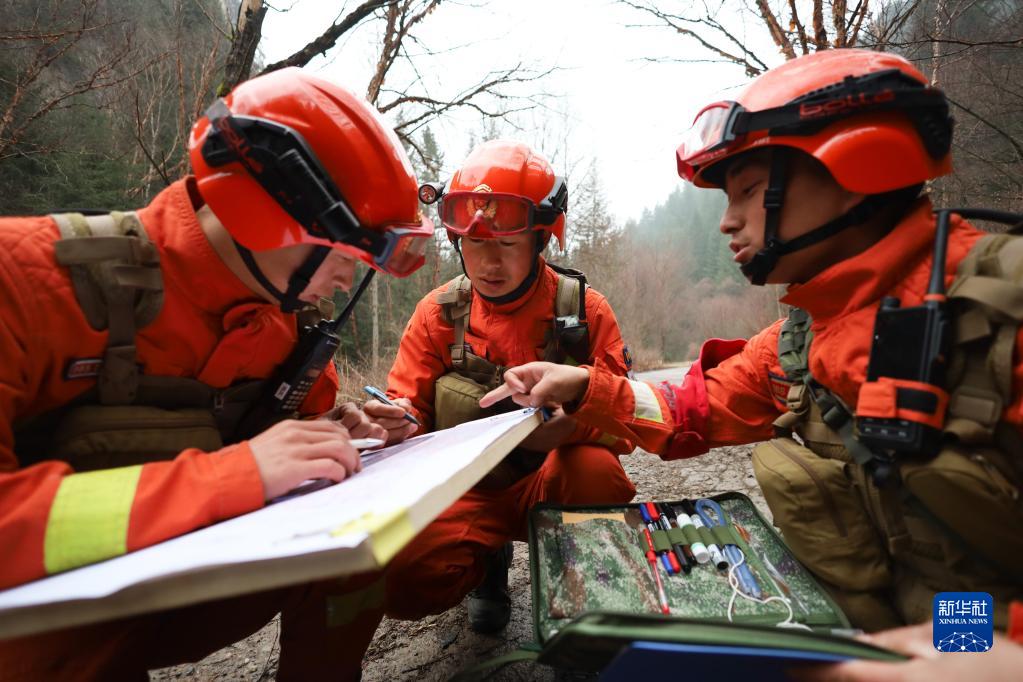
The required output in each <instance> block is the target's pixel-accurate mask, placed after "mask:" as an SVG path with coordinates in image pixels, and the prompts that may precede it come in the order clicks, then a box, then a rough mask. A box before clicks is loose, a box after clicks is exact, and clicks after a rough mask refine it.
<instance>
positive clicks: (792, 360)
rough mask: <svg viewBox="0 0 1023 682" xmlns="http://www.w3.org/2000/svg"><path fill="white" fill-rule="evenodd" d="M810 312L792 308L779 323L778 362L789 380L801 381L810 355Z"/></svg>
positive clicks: (811, 333)
mask: <svg viewBox="0 0 1023 682" xmlns="http://www.w3.org/2000/svg"><path fill="white" fill-rule="evenodd" d="M811 322H812V320H811V319H810V314H809V313H808V312H806V311H805V310H803V309H802V308H793V309H792V310H790V311H789V316H788V317H787V318H785V321H784V322H783V323H782V325H781V332H780V333H779V334H778V364H780V365H781V369H782V371H783V372H784V373H785V378H787V379H788V380H789V381H800V382H801V381H802V380H803V376H804V375H805V374H806V372H807V367H808V363H809V357H810V342H811V341H812V340H813V332H811V331H810V323H811Z"/></svg>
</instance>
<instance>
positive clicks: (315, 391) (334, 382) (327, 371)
mask: <svg viewBox="0 0 1023 682" xmlns="http://www.w3.org/2000/svg"><path fill="white" fill-rule="evenodd" d="M340 387H341V380H340V379H339V378H338V376H337V368H336V367H335V366H334V363H333V362H328V363H327V366H326V367H325V368H324V369H323V373H322V374H320V376H319V378H318V379H317V380H316V383H314V384H313V387H312V388H311V389H310V390H309V395H307V396H306V397H305V400H304V401H303V402H302V407H301V408H300V409H299V413H300V414H301V415H302V416H303V417H310V416H316V415H321V414H323V413H324V412H327V411H329V410H330V409H332V408H333V407H334V403H335V402H336V401H337V392H338V389H339V388H340Z"/></svg>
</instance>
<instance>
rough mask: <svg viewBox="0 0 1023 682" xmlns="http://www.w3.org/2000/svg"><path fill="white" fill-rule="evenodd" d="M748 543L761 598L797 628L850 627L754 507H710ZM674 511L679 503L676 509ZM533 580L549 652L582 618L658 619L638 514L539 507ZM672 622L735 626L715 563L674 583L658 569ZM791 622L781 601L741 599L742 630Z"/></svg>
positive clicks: (736, 616) (540, 634) (729, 502)
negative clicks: (614, 615) (569, 625)
mask: <svg viewBox="0 0 1023 682" xmlns="http://www.w3.org/2000/svg"><path fill="white" fill-rule="evenodd" d="M712 499H714V500H715V501H717V502H718V504H720V505H721V508H722V509H723V510H724V512H725V513H726V514H727V515H728V517H729V519H730V520H731V521H732V523H733V524H734V525H735V526H736V527H737V528H741V529H742V530H741V531H740V532H742V531H745V533H744V535H747V536H748V538H749V540H748V543H746V542H745V541H744V540H743V538H741V537H740V538H738V540H739V542H738V544H739V546H740V548H742V549H743V551H744V553H745V554H746V555H747V556H748V560H749V563H750V569H751V570H752V572H753V574H754V576H755V577H756V579H757V582H758V583H759V585H760V587H761V589H762V590H763V592H764V596H765V597H767V596H780V597H785V598H787V599H788V600H789V602H790V603H791V605H792V612H793V613H792V620H794V621H795V622H798V623H802V624H804V625H807V626H809V627H811V628H813V629H815V630H819V631H830V630H833V629H845V628H848V627H849V621H848V620H847V619H846V617H845V614H843V613H842V611H841V609H839V608H838V606H837V605H836V604H835V602H834V601H833V600H832V599H831V597H830V596H829V595H828V594H827V592H825V591H824V589H823V588H822V587H821V586H820V585H819V584H818V583H817V581H816V580H815V579H814V578H813V576H811V575H810V573H809V572H808V571H807V570H806V569H805V568H804V567H803V566H802V565H801V564H800V563H799V562H798V561H796V559H795V558H794V557H793V556H792V555H791V554H790V553H789V551H788V550H787V549H786V547H785V544H784V542H782V539H781V537H780V536H779V535H778V533H777V532H776V531H775V530H774V528H773V527H772V526H771V525H770V524H769V523H768V522H767V521H766V520H765V519H764V517H763V516H762V515H761V514H760V512H759V511H758V510H757V508H756V507H755V506H754V504H753V502H752V501H751V500H750V499H749V498H748V497H746V496H745V495H742V494H740V493H725V494H723V495H718V496H716V497H713V498H712ZM673 504H676V505H677V503H673ZM529 521H530V528H529V546H530V553H529V554H530V572H531V576H532V589H533V624H534V628H535V633H536V638H537V642H539V643H541V644H543V643H545V642H547V641H548V640H549V639H550V638H551V637H553V636H554V635H555V634H556V633H557V632H558V631H559V630H561V628H562V627H563V626H565V625H566V624H567V623H569V622H570V621H572V620H573V619H575V618H578V617H579V616H582V615H583V614H585V613H589V612H594V611H601V612H617V613H629V614H657V615H658V616H660V606H659V601H658V596H657V587H656V585H655V583H654V578H653V575H652V573H651V570H650V564H649V562H648V561H647V557H646V551H647V548H646V540H645V538H644V536H643V534H642V529H643V528H644V524H643V520H642V517H641V515H640V512H639V505H638V504H636V505H626V506H619V507H553V506H538V507H534V508H533V510H532V511H531V512H530V519H529ZM657 570H658V571H659V572H660V576H661V581H662V583H663V584H664V590H665V594H666V596H667V598H668V604H669V605H670V607H671V616H672V617H678V618H681V619H696V620H720V621H726V622H727V621H728V605H729V601H730V600H731V598H732V594H733V591H732V588H731V587H730V586H729V584H728V577H727V573H726V572H722V571H718V570H717V569H716V568H715V567H714V566H713V564H712V563H707V564H700V565H696V566H694V567H693V569H692V571H691V572H690V573H689V574H679V575H676V576H669V575H668V574H667V573H666V572H664V570H663V569H662V568H661V566H660V564H658V567H657ZM788 618H789V610H788V608H787V607H786V606H785V605H784V604H783V603H781V602H780V601H778V600H775V601H773V602H771V603H768V604H758V603H755V602H752V601H748V600H746V599H742V598H741V597H736V598H735V603H734V608H733V612H732V620H733V622H736V623H747V624H761V625H775V624H777V623H780V622H782V621H785V620H787V619H788Z"/></svg>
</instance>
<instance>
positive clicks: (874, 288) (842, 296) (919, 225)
mask: <svg viewBox="0 0 1023 682" xmlns="http://www.w3.org/2000/svg"><path fill="white" fill-rule="evenodd" d="M931 211H932V208H931V202H930V200H929V199H927V198H921V199H919V200H917V202H916V203H915V204H913V206H912V208H911V209H910V210H909V211H908V212H907V213H906V215H904V216H903V217H902V218H901V219H900V220H899V222H898V223H897V224H896V226H895V227H894V228H893V229H892V231H891V232H889V233H888V234H887V235H885V236H884V237H883V238H882V239H881V240H879V241H878V242H877V243H876V244H874V245H873V246H872V247H870V248H869V249H867V250H866V251H864V252H862V253H859V254H857V255H855V256H853V257H852V258H847V259H846V260H843V261H841V262H839V263H836V264H835V265H833V266H831V267H830V268H828V269H826V270H823V271H822V272H820V273H818V274H817V275H816V276H815V277H814V278H813V279H811V280H809V281H808V282H804V283H803V284H791V285H789V287H788V291H787V292H786V294H785V296H783V297H782V299H781V301H782V303H786V304H788V305H791V306H795V307H797V308H802V309H803V310H805V311H807V312H808V313H810V316H811V317H812V318H813V319H814V320H815V321H816V322H820V323H825V322H827V321H828V320H830V319H834V318H839V317H843V316H845V315H848V314H850V313H852V312H855V311H857V310H860V309H861V308H865V307H867V306H870V305H872V304H876V303H877V302H878V301H879V300H880V299H881V298H882V297H884V296H886V295H889V294H890V293H892V292H893V290H894V289H900V290H901V289H903V288H905V289H906V290H909V291H918V292H919V297H920V300H922V297H923V294H924V292H925V291H926V289H927V276H928V275H929V273H930V261H931V258H932V255H933V252H934V235H935V232H936V223H935V221H934V218H933V216H932V213H931ZM966 225H967V224H966V223H965V222H964V221H963V220H962V219H961V218H959V217H958V216H952V220H951V222H950V225H949V227H950V239H949V251H948V261H947V262H948V266H947V270H948V272H947V274H946V282H945V283H946V285H948V284H949V283H950V282H951V281H952V278H953V277H954V275H955V268H956V266H957V265H958V263H959V261H960V260H961V259H962V258H963V256H965V255H966V251H967V250H968V249H969V247H970V246H972V245H973V242H972V241H971V242H970V243H969V246H965V248H964V242H963V241H962V240H957V239H955V238H954V236H955V233H956V232H958V231H960V230H962V229H963V228H964V227H965V226H966ZM851 229H856V228H855V227H854V228H851ZM921 264H926V267H923V268H921V267H919V266H920V265H921ZM907 277H908V278H910V279H911V280H912V281H907ZM917 279H919V280H920V281H919V282H917V281H916V280H917ZM919 302H920V301H919V300H916V301H910V300H903V301H902V305H904V306H908V305H917V304H919Z"/></svg>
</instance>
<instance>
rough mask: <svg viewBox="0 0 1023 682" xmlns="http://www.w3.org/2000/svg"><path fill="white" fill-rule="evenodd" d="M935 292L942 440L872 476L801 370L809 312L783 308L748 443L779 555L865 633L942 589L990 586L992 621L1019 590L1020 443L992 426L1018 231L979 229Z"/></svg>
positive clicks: (1006, 356) (844, 424) (1017, 316)
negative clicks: (941, 295) (764, 430)
mask: <svg viewBox="0 0 1023 682" xmlns="http://www.w3.org/2000/svg"><path fill="white" fill-rule="evenodd" d="M948 300H949V302H950V307H951V311H952V316H953V320H954V332H953V339H952V351H951V355H950V359H949V366H948V373H947V376H948V379H947V388H948V390H949V393H950V395H951V399H950V402H949V407H948V411H947V417H946V423H945V426H944V432H945V436H946V437H945V441H944V445H943V447H942V449H941V450H940V452H939V453H938V454H937V455H936V456H935V457H933V458H931V459H922V458H904V459H901V460H899V461H897V463H896V468H897V476H895V482H894V483H893V484H892V485H886V486H883V487H878V486H877V485H876V484H875V482H874V480H873V477H872V476H871V475H870V474H869V470H870V465H871V462H872V458H873V457H874V454H873V453H872V452H871V451H870V450H869V449H868V448H867V447H866V446H865V445H864V444H863V443H861V442H860V441H859V440H858V439H857V435H856V430H855V419H854V415H853V411H852V410H851V409H850V408H849V406H848V405H846V404H845V403H844V402H843V401H842V400H841V398H839V397H838V396H837V395H835V394H834V393H832V392H831V391H829V390H828V389H827V388H826V387H824V386H822V385H821V384H819V383H818V382H817V381H816V380H815V379H814V378H813V376H812V375H811V373H810V371H809V369H808V358H809V349H810V345H811V342H812V336H813V333H812V331H811V329H810V322H811V320H810V317H809V315H808V314H807V313H806V312H805V311H803V310H799V309H794V310H793V311H792V312H791V314H790V315H789V317H788V319H787V320H786V321H785V323H784V324H783V326H782V330H781V334H780V336H779V339H778V359H779V363H780V365H781V367H782V369H783V371H784V372H785V375H786V378H787V379H788V380H789V381H791V382H792V384H791V387H790V389H789V392H788V396H787V401H786V402H787V406H788V412H786V413H784V414H782V415H781V416H780V417H779V418H778V419H777V420H776V421H775V423H774V424H775V429H776V435H777V436H778V437H777V438H775V439H774V440H771V441H769V442H767V443H763V444H761V445H759V446H757V447H756V448H755V449H754V453H753V467H754V472H755V474H756V477H757V482H758V483H759V484H760V486H761V487H762V488H763V491H764V496H765V498H766V499H767V502H768V505H769V506H770V508H771V511H772V513H773V514H774V521H775V524H776V525H778V527H779V528H780V529H781V530H782V532H783V534H784V536H785V540H786V543H788V544H789V546H790V547H791V548H792V551H793V553H794V554H795V555H796V556H797V558H799V560H800V561H802V562H803V563H804V564H805V565H807V566H808V567H810V569H811V570H813V571H814V573H815V574H816V575H817V576H818V577H819V578H821V579H822V581H823V582H824V583H825V584H826V585H827V586H828V587H829V588H830V589H831V591H832V592H833V594H834V596H835V597H836V600H837V601H838V602H839V603H840V605H841V606H842V607H843V609H844V610H845V611H846V613H847V615H849V617H850V620H851V621H852V622H853V624H854V625H857V626H859V627H863V628H865V629H868V630H876V629H880V628H885V627H891V626H894V625H899V624H902V623H904V622H921V621H925V620H927V619H929V618H930V617H931V614H932V600H933V597H934V594H935V593H936V592H944V591H982V592H989V593H991V594H992V596H993V597H994V601H995V608H996V612H995V623H996V625H998V626H1000V627H1002V628H1004V627H1005V626H1006V621H1007V613H1006V611H1007V607H1008V603H1009V601H1010V600H1012V599H1021V598H1023V533H1021V532H1020V530H1019V529H1020V528H1021V527H1023V502H1021V500H1020V487H1021V484H1023V438H1021V437H1020V436H1019V434H1018V433H1017V432H1016V430H1015V429H1014V428H1013V427H1011V426H1009V425H1007V424H1004V423H1002V422H1000V419H1001V414H1002V411H1003V407H1004V406H1005V405H1008V404H1009V403H1010V402H1011V401H1012V397H1013V396H1012V386H1011V380H1012V371H1013V366H1014V363H1013V349H1014V347H1015V341H1016V334H1017V332H1018V330H1019V326H1020V323H1021V321H1023V237H1014V236H1009V235H988V236H985V237H983V238H982V239H981V240H980V241H979V242H978V244H977V245H976V246H974V248H973V249H972V250H971V252H970V253H969V254H968V256H967V257H966V258H965V259H964V260H963V261H962V262H961V263H960V265H959V268H958V271H957V275H956V278H955V281H954V282H953V284H952V286H951V287H950V288H949V290H948ZM793 434H795V436H797V437H798V440H797V439H796V437H794V435H793Z"/></svg>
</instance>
